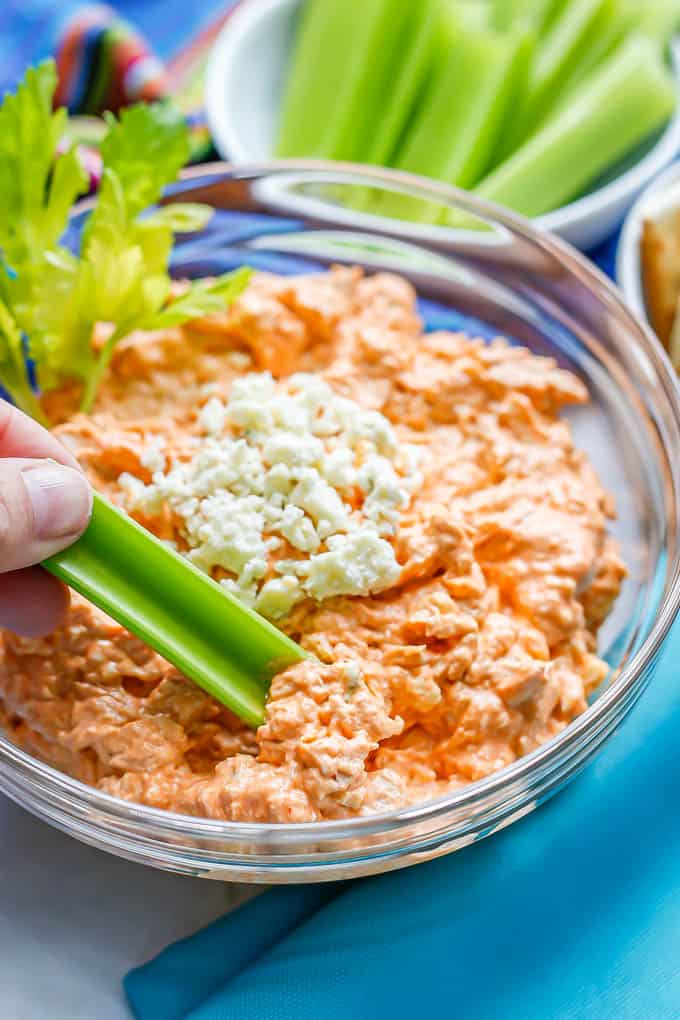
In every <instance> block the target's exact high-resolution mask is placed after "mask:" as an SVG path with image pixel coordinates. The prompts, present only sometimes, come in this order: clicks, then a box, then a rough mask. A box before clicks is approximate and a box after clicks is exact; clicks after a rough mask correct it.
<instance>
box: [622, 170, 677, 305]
mask: <svg viewBox="0 0 680 1020" xmlns="http://www.w3.org/2000/svg"><path fill="white" fill-rule="evenodd" d="M666 206H672V207H673V208H678V207H680V163H674V164H673V165H672V166H670V167H668V169H667V170H666V171H665V173H662V174H661V175H660V176H659V177H657V178H656V179H655V180H654V181H652V183H651V184H649V185H648V186H647V187H646V188H645V190H644V191H643V192H642V194H641V195H640V196H639V198H638V199H637V201H636V202H635V204H634V205H633V207H632V209H631V210H630V212H629V213H628V215H627V217H626V219H625V222H624V224H623V230H622V231H621V241H620V242H619V250H618V252H617V256H616V280H617V283H618V285H619V287H620V288H621V290H622V291H623V293H624V296H625V298H626V301H627V302H628V305H629V306H630V308H631V309H632V310H633V311H634V312H635V314H636V315H637V316H638V318H640V319H642V320H643V322H644V321H648V315H647V305H646V303H645V292H644V287H643V285H642V267H641V262H640V238H641V236H642V224H643V221H644V220H645V219H647V218H648V217H651V216H656V215H658V214H659V213H660V212H661V211H662V210H663V209H664V208H665V207H666Z"/></svg>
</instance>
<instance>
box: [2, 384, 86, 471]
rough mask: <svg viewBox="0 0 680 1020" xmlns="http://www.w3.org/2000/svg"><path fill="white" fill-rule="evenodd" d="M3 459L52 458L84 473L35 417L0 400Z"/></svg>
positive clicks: (70, 454)
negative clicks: (30, 416)
mask: <svg viewBox="0 0 680 1020" xmlns="http://www.w3.org/2000/svg"><path fill="white" fill-rule="evenodd" d="M0 457H31V458H33V457H35V458H43V457H51V459H52V460H56V461H57V462H58V463H59V464H65V465H66V466H67V467H72V468H76V469H77V470H81V468H80V465H79V464H78V461H77V460H76V459H75V457H74V456H73V454H72V453H70V451H69V450H67V449H66V447H65V446H63V445H62V444H61V443H60V442H59V440H58V439H56V438H55V437H54V436H53V435H52V434H51V433H50V432H48V431H47V429H45V428H43V427H42V425H40V424H39V423H38V422H37V421H34V420H33V418H29V417H28V415H27V414H24V413H23V412H22V411H19V410H18V409H17V408H16V407H13V406H12V404H8V403H7V401H6V400H2V399H0Z"/></svg>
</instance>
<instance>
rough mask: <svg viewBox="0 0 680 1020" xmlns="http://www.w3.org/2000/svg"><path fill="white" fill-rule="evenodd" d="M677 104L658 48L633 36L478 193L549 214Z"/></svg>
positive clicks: (527, 212)
mask: <svg viewBox="0 0 680 1020" xmlns="http://www.w3.org/2000/svg"><path fill="white" fill-rule="evenodd" d="M675 101H676V97H675V90H674V86H673V80H672V78H671V76H670V74H669V72H668V70H667V68H666V67H665V65H664V64H663V62H662V61H661V59H660V56H659V50H658V47H657V46H656V45H655V44H654V43H653V42H651V41H650V40H648V39H645V38H643V37H640V36H631V37H630V38H629V39H628V40H626V41H625V42H624V43H623V44H622V45H621V46H620V47H619V48H618V49H617V50H616V51H615V52H614V53H613V54H612V55H611V56H610V57H609V58H608V59H607V60H606V61H605V62H604V63H603V64H602V65H601V67H600V68H599V69H598V70H596V71H595V72H594V73H593V74H592V76H591V78H590V79H589V80H588V82H587V83H584V85H583V87H582V88H581V89H579V90H578V92H577V93H575V94H574V96H573V98H572V101H571V102H570V103H569V104H568V106H566V107H565V108H564V109H563V110H561V111H559V112H558V113H557V114H556V115H555V116H554V117H553V118H552V119H551V120H550V121H549V122H548V123H546V124H545V126H544V127H543V128H541V129H540V130H539V131H538V132H537V133H536V134H535V135H534V136H533V137H532V138H530V139H529V141H528V142H526V143H525V144H524V145H523V146H522V147H521V148H520V149H518V150H517V151H516V152H515V153H514V154H513V155H512V156H511V157H510V158H509V159H507V160H506V161H505V162H504V163H503V164H501V166H499V167H497V168H496V169H495V170H494V171H493V172H492V173H491V174H489V175H488V177H487V178H486V179H485V180H484V181H482V183H481V184H480V185H479V186H478V187H477V188H476V189H475V190H476V194H478V195H479V196H480V197H481V198H485V199H488V200H489V201H492V202H497V203H499V204H501V205H507V206H509V207H510V208H511V209H514V210H515V211H517V212H520V213H524V214H525V215H526V216H540V215H542V214H543V213H546V212H549V211H550V210H552V209H555V208H557V207H558V206H560V205H563V204H564V203H565V202H568V201H570V200H571V199H573V198H575V197H576V196H577V195H579V194H581V193H582V191H583V190H584V188H586V187H587V185H588V184H590V183H591V182H592V181H593V180H594V179H595V178H596V177H597V176H598V175H599V174H600V173H602V172H603V171H604V170H605V169H606V168H607V167H608V166H610V165H611V164H612V163H614V162H615V161H616V160H617V159H620V158H621V157H622V156H623V155H625V153H626V152H628V151H629V150H630V149H632V148H633V147H634V146H635V145H636V144H638V143H639V142H641V141H642V140H643V139H644V138H646V137H647V136H648V135H650V134H651V133H652V132H653V131H654V130H656V129H657V128H659V127H660V126H661V125H662V124H663V123H664V121H665V120H666V119H667V118H668V117H669V116H670V115H671V113H672V112H673V109H674V107H675Z"/></svg>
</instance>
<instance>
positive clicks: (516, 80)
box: [488, 23, 538, 170]
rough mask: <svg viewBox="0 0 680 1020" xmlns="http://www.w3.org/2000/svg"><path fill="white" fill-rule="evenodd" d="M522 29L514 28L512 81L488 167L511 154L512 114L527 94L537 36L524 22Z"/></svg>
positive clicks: (512, 143) (518, 108)
mask: <svg viewBox="0 0 680 1020" xmlns="http://www.w3.org/2000/svg"><path fill="white" fill-rule="evenodd" d="M525 25H526V27H525V29H524V31H522V30H521V29H520V30H516V31H517V37H518V40H519V42H518V47H517V55H516V58H515V69H514V75H513V81H512V89H511V93H510V95H509V97H508V102H507V107H506V115H505V117H504V118H503V122H502V124H501V127H500V131H499V134H498V138H497V140H496V145H495V147H494V150H493V154H492V156H491V159H490V160H489V166H488V169H489V170H491V169H492V168H493V167H495V166H498V164H499V163H502V162H503V160H504V159H505V158H506V157H507V156H509V155H510V154H511V152H512V151H513V145H514V123H515V121H514V116H513V115H514V114H516V112H517V111H518V110H521V109H522V106H523V105H524V103H525V102H526V101H527V96H528V94H529V82H530V79H531V69H532V66H533V62H534V59H535V55H536V48H537V46H538V38H537V34H536V29H535V28H532V27H531V26H530V25H529V24H528V23H525Z"/></svg>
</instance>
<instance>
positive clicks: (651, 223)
mask: <svg viewBox="0 0 680 1020" xmlns="http://www.w3.org/2000/svg"><path fill="white" fill-rule="evenodd" d="M640 261H641V266H642V283H643V286H644V292H645V302H646V305H647V312H648V314H649V321H650V322H651V324H652V327H653V329H654V331H655V332H656V334H657V336H658V337H659V339H660V340H661V342H662V344H663V345H664V347H665V348H666V349H668V347H669V344H670V339H671V333H672V332H673V324H674V322H675V317H676V312H677V307H678V298H679V297H680V209H675V210H673V211H671V212H668V213H666V214H665V215H664V216H663V217H660V218H659V219H654V220H652V219H646V220H645V221H644V222H643V225H642V237H641V240H640Z"/></svg>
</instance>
